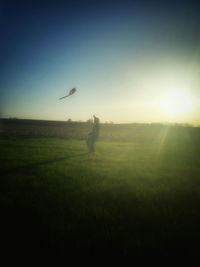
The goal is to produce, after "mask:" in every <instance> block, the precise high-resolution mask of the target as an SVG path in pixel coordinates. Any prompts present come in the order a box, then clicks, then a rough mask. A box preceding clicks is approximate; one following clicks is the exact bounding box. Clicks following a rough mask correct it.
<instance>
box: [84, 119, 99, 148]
mask: <svg viewBox="0 0 200 267" xmlns="http://www.w3.org/2000/svg"><path fill="white" fill-rule="evenodd" d="M93 117H94V124H93V128H92V131H91V132H90V133H89V134H88V136H87V139H86V143H87V147H88V152H89V153H93V152H94V151H95V142H96V141H97V140H98V137H99V129H100V120H99V118H97V117H96V116H95V115H93Z"/></svg>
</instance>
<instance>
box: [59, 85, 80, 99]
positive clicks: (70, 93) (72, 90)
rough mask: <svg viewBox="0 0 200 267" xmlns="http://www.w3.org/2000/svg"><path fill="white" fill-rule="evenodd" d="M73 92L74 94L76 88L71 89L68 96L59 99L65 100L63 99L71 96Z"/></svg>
mask: <svg viewBox="0 0 200 267" xmlns="http://www.w3.org/2000/svg"><path fill="white" fill-rule="evenodd" d="M75 92H76V88H72V89H71V90H70V91H69V94H68V95H65V96H63V97H60V98H59V99H63V98H65V97H68V96H70V95H73V94H74V93H75Z"/></svg>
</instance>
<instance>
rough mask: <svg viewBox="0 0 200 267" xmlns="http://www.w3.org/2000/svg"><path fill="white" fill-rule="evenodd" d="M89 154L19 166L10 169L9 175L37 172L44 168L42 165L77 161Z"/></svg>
mask: <svg viewBox="0 0 200 267" xmlns="http://www.w3.org/2000/svg"><path fill="white" fill-rule="evenodd" d="M87 155H88V153H80V154H76V155H71V156H70V155H69V156H63V157H57V158H53V159H48V160H42V161H38V162H33V163H29V164H26V165H23V166H17V167H14V168H12V169H9V170H8V171H9V173H10V172H12V173H16V172H32V171H35V170H37V168H38V167H39V166H42V165H46V164H47V165H48V164H53V163H57V162H60V161H64V160H70V159H75V158H78V157H82V156H87Z"/></svg>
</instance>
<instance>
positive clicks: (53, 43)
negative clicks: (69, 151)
mask: <svg viewBox="0 0 200 267" xmlns="http://www.w3.org/2000/svg"><path fill="white" fill-rule="evenodd" d="M161 2H162V1H144V0H143V1H139V0H138V1H130V0H124V1H117V0H116V1H114V0H111V1H109V0H108V1H95V0H83V1H80V0H79V1H60V0H57V1H55V0H54V1H33V0H31V1H20V0H19V1H7V2H6V1H5V3H4V4H1V5H2V8H1V19H0V22H1V25H2V26H3V27H2V29H3V30H2V37H3V38H2V40H3V41H2V43H1V48H2V49H1V58H2V62H1V66H0V67H1V73H2V74H3V79H2V81H1V91H2V93H1V100H0V101H1V102H0V104H1V110H0V112H1V117H17V118H30V119H48V120H67V119H69V118H71V119H72V120H87V119H89V118H91V117H92V115H93V114H95V115H96V116H98V117H99V118H100V119H101V121H113V122H116V123H118V122H120V123H123V122H180V123H185V122H187V123H192V124H200V116H199V115H200V35H199V28H200V18H199V5H198V1H189V0H188V1H176V0H175V1H165V2H166V3H161ZM73 87H76V88H77V92H76V93H75V94H73V95H72V96H70V97H68V98H66V99H63V100H60V101H59V100H58V98H59V97H62V96H64V95H65V94H67V93H68V91H69V90H70V89H71V88H73Z"/></svg>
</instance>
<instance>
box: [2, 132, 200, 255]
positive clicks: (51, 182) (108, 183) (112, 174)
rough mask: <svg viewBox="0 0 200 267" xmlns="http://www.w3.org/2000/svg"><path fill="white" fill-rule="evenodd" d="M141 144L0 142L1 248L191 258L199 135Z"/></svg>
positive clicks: (196, 235) (196, 234) (198, 203)
mask: <svg viewBox="0 0 200 267" xmlns="http://www.w3.org/2000/svg"><path fill="white" fill-rule="evenodd" d="M179 135H180V133H179ZM163 136H164V135H163ZM138 140H139V139H136V141H134V140H133V141H131V142H130V141H127V142H122V141H121V142H120V141H108V140H107V141H106V140H104V141H103V140H100V141H99V142H98V143H97V145H96V152H95V154H94V155H92V156H88V154H87V150H86V145H85V141H84V140H76V139H68V140H67V139H63V138H15V137H10V138H5V137H2V138H1V139H0V147H1V158H0V160H1V165H0V166H1V174H3V175H1V177H2V178H1V179H0V188H1V195H0V200H1V201H0V202H1V204H0V205H1V210H2V212H1V215H2V216H1V221H2V222H3V226H2V230H3V231H2V232H3V233H4V237H5V238H4V248H7V249H8V250H11V249H12V248H13V249H16V248H17V249H19V250H22V251H27V250H31V248H33V247H34V248H36V249H37V252H38V251H42V253H44V251H45V252H53V253H57V254H59V255H89V256H90V255H92V256H96V255H101V256H106V255H109V256H112V255H122V256H127V255H133V256H134V255H135V256H136V255H141V256H146V255H150V254H151V255H154V254H155V255H165V256H168V255H171V254H172V253H173V254H176V255H179V254H180V255H194V256H195V255H196V256H197V255H198V252H199V249H200V243H199V241H200V231H199V225H200V157H199V155H200V153H199V152H200V136H197V135H195V136H190V137H189V138H188V137H187V139H185V138H182V137H181V136H176V138H174V133H173V138H172V135H170V133H168V135H165V137H163V138H160V139H159V142H151V141H149V140H148V138H147V140H146V141H145V142H144V141H143V140H142V141H140V142H139V141H138ZM186 140H187V141H186ZM19 240H20V242H19Z"/></svg>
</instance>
